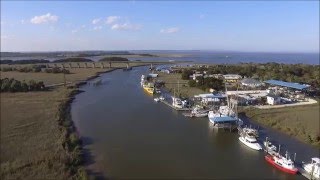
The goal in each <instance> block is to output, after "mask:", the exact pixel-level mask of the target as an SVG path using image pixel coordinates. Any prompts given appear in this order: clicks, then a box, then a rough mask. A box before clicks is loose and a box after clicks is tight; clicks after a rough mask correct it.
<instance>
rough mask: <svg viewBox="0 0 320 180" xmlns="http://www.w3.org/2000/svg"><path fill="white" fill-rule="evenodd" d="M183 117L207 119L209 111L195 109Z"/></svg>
mask: <svg viewBox="0 0 320 180" xmlns="http://www.w3.org/2000/svg"><path fill="white" fill-rule="evenodd" d="M183 115H184V116H187V117H207V116H208V111H207V110H204V109H201V108H200V107H194V108H193V109H192V110H191V112H190V113H185V114H183Z"/></svg>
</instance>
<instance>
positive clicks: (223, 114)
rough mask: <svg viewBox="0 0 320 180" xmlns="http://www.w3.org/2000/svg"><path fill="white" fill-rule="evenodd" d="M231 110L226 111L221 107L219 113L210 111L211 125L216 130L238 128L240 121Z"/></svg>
mask: <svg viewBox="0 0 320 180" xmlns="http://www.w3.org/2000/svg"><path fill="white" fill-rule="evenodd" d="M221 107H222V108H221ZM230 110H231V109H229V110H228V109H225V108H224V107H223V106H220V108H219V110H218V111H209V113H208V118H209V121H210V123H212V124H213V126H214V127H216V128H225V127H235V128H236V127H237V126H238V123H239V122H240V120H239V119H238V118H237V117H235V116H234V114H233V113H230V112H232V111H230Z"/></svg>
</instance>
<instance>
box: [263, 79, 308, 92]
mask: <svg viewBox="0 0 320 180" xmlns="http://www.w3.org/2000/svg"><path fill="white" fill-rule="evenodd" d="M265 83H268V84H273V85H277V86H283V87H289V88H293V89H298V90H303V89H305V88H308V87H309V86H308V85H305V84H299V83H291V82H285V81H278V80H273V79H271V80H267V81H265Z"/></svg>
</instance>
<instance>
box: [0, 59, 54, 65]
mask: <svg viewBox="0 0 320 180" xmlns="http://www.w3.org/2000/svg"><path fill="white" fill-rule="evenodd" d="M37 63H50V61H49V60H44V59H25V60H15V61H13V60H1V61H0V64H37Z"/></svg>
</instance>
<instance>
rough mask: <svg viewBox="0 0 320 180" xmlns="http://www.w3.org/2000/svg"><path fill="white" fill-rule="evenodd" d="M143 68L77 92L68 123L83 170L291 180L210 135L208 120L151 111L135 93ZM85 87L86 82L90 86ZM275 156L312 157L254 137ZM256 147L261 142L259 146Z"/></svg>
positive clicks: (222, 135)
mask: <svg viewBox="0 0 320 180" xmlns="http://www.w3.org/2000/svg"><path fill="white" fill-rule="evenodd" d="M145 73H147V68H146V67H139V68H134V69H133V70H132V71H122V70H116V71H113V72H110V73H106V74H103V75H102V76H101V79H102V85H100V86H92V85H90V84H88V85H84V86H83V87H82V88H81V89H82V90H84V91H85V92H84V93H81V94H78V95H77V96H76V98H75V101H74V102H73V104H72V119H73V121H74V122H75V125H76V127H77V129H78V131H79V133H80V135H81V137H82V139H83V141H84V149H85V151H86V168H87V169H88V170H89V172H90V173H92V174H96V175H97V176H100V177H115V178H156V177H157V178H187V177H192V178H255V179H258V178H259V179H260V178H285V179H287V178H290V179H292V178H293V179H295V178H297V179H301V178H303V177H302V176H301V175H296V176H293V175H287V174H285V173H282V172H280V171H279V170H277V169H275V168H274V167H272V166H271V165H269V164H268V163H267V162H266V161H265V160H264V156H263V155H264V153H263V152H257V151H254V150H251V149H248V148H247V147H246V146H244V145H243V144H241V143H240V141H239V140H238V134H237V133H230V132H223V131H219V132H217V131H215V130H214V129H213V128H212V127H211V126H210V123H209V121H208V119H207V118H202V119H191V118H186V117H184V116H182V115H181V113H178V112H176V111H175V110H173V109H171V108H170V107H168V106H166V105H165V104H163V103H156V102H154V101H153V98H152V97H151V96H150V95H148V94H146V93H145V92H144V91H143V89H142V88H141V87H140V83H139V82H140V76H141V74H145ZM89 83H90V82H89ZM261 130H262V131H261V132H262V135H263V136H264V135H265V134H266V133H267V134H268V136H270V137H271V139H274V140H277V141H281V143H282V144H284V145H283V147H282V148H281V149H283V150H286V148H288V150H289V151H290V152H291V153H292V157H293V153H294V152H297V159H299V160H304V161H309V158H310V157H312V156H317V154H318V151H317V150H315V149H313V148H311V147H309V146H307V145H305V144H302V143H300V142H297V141H296V140H293V139H292V138H290V137H288V136H286V135H283V134H279V133H277V132H274V131H273V130H270V129H261ZM261 139H262V138H261Z"/></svg>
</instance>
